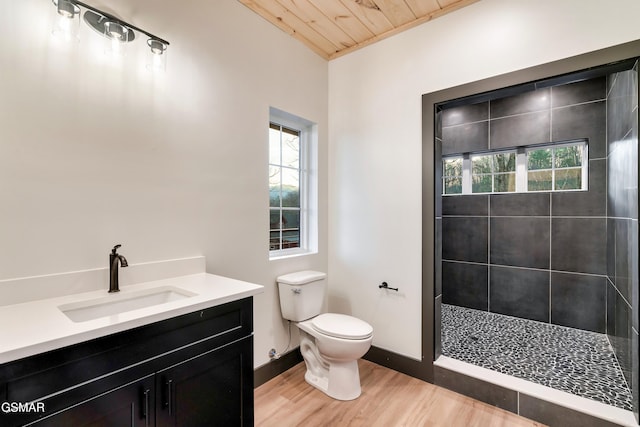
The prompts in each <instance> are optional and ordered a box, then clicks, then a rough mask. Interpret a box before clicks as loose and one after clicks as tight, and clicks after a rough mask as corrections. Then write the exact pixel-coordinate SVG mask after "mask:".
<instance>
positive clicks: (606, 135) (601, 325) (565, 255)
mask: <svg viewBox="0 0 640 427" xmlns="http://www.w3.org/2000/svg"><path fill="white" fill-rule="evenodd" d="M620 68H623V69H620ZM585 76H586V74H580V73H578V74H576V75H574V76H561V77H560V78H556V79H554V78H552V79H548V80H545V81H542V82H536V83H531V84H528V85H523V86H521V87H518V88H507V89H505V90H502V91H497V93H495V94H480V95H479V96H474V97H470V98H469V99H468V100H456V101H453V102H451V103H448V104H447V103H445V104H444V105H442V106H441V107H442V108H441V109H440V110H439V112H438V114H437V118H436V141H437V144H436V145H437V147H438V148H437V149H436V155H437V156H438V155H441V156H444V157H446V156H450V155H457V154H461V155H464V156H466V157H468V156H469V154H470V153H471V154H473V153H483V152H488V151H491V150H500V149H510V148H514V149H515V147H519V149H520V150H522V149H523V147H530V146H535V145H537V144H549V143H562V142H566V141H576V140H580V141H583V140H584V141H586V142H587V146H588V159H584V160H585V161H587V162H588V190H586V191H568V192H560V191H546V192H520V193H492V194H471V195H444V196H442V195H440V194H437V197H441V207H442V215H441V216H440V215H438V216H437V217H436V240H437V244H436V248H437V250H436V275H437V279H436V314H437V315H439V313H443V316H442V326H441V328H442V331H443V335H442V341H439V340H438V334H437V333H436V352H437V354H447V351H449V350H450V349H447V348H446V346H447V345H451V342H453V341H451V335H454V334H453V332H451V331H452V329H449V332H447V331H448V330H447V327H448V325H447V322H449V323H451V321H452V320H451V319H452V317H451V316H455V315H457V316H459V317H468V318H469V319H474V320H473V321H474V322H476V323H482V322H481V321H479V320H478V319H479V318H478V317H474V316H475V314H473V313H474V312H471V311H465V310H469V309H471V310H474V311H477V312H480V313H485V315H489V316H502V317H500V318H499V319H498V318H497V317H496V318H492V320H490V322H491V323H496V324H497V323H499V322H503V321H504V319H509V318H516V319H515V320H514V322H513V323H512V324H513V325H515V324H516V323H518V322H520V320H519V319H523V320H526V321H533V322H531V324H532V325H534V326H531V327H529V326H527V328H535V327H536V326H535V325H536V324H537V325H541V327H543V328H546V327H547V326H549V325H555V326H553V327H554V328H555V327H557V328H560V329H558V330H560V331H567V332H566V333H564V335H565V336H568V337H571V336H577V335H571V334H573V333H574V331H576V333H579V334H582V332H583V331H584V332H585V333H593V336H594V337H595V338H594V339H596V340H604V341H598V342H600V343H601V342H604V343H605V345H604V347H608V348H609V349H610V350H613V352H612V357H611V359H612V360H613V361H614V363H615V364H616V366H617V370H618V372H619V373H620V375H619V376H617V377H615V381H616V382H617V383H622V384H616V385H615V387H614V386H612V387H610V388H611V389H615V390H614V392H612V394H616V393H617V387H618V386H622V387H624V388H627V389H633V396H635V399H633V401H634V402H635V403H634V406H635V408H633V409H634V412H636V413H637V396H638V391H637V387H638V380H637V378H638V354H637V348H638V333H637V331H638V312H637V309H638V304H637V300H638V221H637V218H638V209H637V206H638V201H637V187H638V184H637V183H638V175H637V170H638V152H637V141H638V107H637V105H638V100H637V98H638V63H637V61H635V62H634V61H627V63H626V65H624V67H620V66H618V67H617V68H616V69H615V70H614V71H612V69H611V68H603V71H602V72H601V73H600V74H598V73H597V72H596V73H594V72H593V70H591V72H590V73H589V74H588V78H586V77H585ZM438 149H441V152H440V153H438V151H439V150H438ZM436 164H438V160H437V159H436ZM441 176H442V170H441V169H438V170H437V171H436V182H438V181H439V179H441ZM440 182H442V181H440ZM440 256H441V259H439V257H440ZM440 277H441V281H440V279H439V278H440ZM440 283H441V287H440V286H438V285H439V284H440ZM439 304H442V306H440V305H439ZM439 308H440V309H439ZM456 313H457V314H456ZM461 313H466V314H461ZM505 316H510V317H505ZM459 320H460V319H456V321H455V323H456V326H455V328H456V330H458V331H460V330H462V329H464V328H463V326H461V324H460V323H459V322H458V321H459ZM518 324H520V323H518ZM449 326H451V325H449ZM503 329H509V328H503ZM515 329H517V328H516V327H515V326H514V330H515ZM545 330H546V329H545ZM447 333H449V336H447ZM502 334H503V332H500V333H495V334H494V335H496V337H495V338H496V339H497V336H498V335H502ZM581 336H582V335H581ZM460 339H461V340H463V341H462V342H463V345H458V346H457V350H460V348H465V349H469V351H471V352H475V351H478V346H479V344H477V343H478V342H480V341H481V340H482V337H478V336H470V337H462V338H460ZM500 339H504V337H503V338H500ZM464 340H468V342H467V341H464ZM581 340H582V338H580V339H573V341H581ZM515 341H517V340H515ZM457 343H458V344H459V342H457ZM609 343H610V345H609ZM516 345H518V343H517V342H516ZM587 345H589V344H587ZM520 346H521V347H522V343H520ZM494 347H495V346H494ZM566 347H569V348H568V351H574V352H582V350H576V349H572V348H571V347H572V346H571V345H566ZM591 347H592V348H595V347H598V346H597V345H591ZM465 351H466V350H465ZM532 351H533V352H538V353H543V352H545V350H544V349H533V350H532ZM589 351H591V350H589ZM478 354H480V353H478ZM465 357H466V358H469V359H473V358H472V357H471V356H469V355H468V354H467V355H463V356H462V357H460V358H461V359H464V358H465ZM552 357H554V358H560V357H564V356H562V355H560V356H559V355H558V354H557V353H553V356H552ZM603 357H605V358H606V355H605V356H603ZM532 360H533V359H532ZM598 360H600V359H598ZM523 366H524V365H523ZM508 370H509V371H510V369H508ZM523 370H524V368H523ZM557 374H558V375H560V376H566V375H568V374H567V372H566V371H563V370H562V369H559V370H558V372H557ZM523 377H525V379H530V378H528V377H527V376H526V375H523ZM543 382H544V381H543ZM550 383H552V384H553V383H554V381H550ZM577 388H578V389H581V388H582V387H577ZM603 388H606V385H605V386H603ZM568 391H569V392H572V391H571V390H568ZM577 394H580V393H577ZM582 395H583V396H585V397H590V393H589V392H588V391H587V392H584V393H582ZM600 400H601V401H603V402H605V403H610V399H608V398H607V399H600ZM613 400H614V401H616V402H617V401H618V400H617V399H615V398H614V399H613ZM619 401H621V402H624V403H620V404H618V403H613V404H616V405H617V406H619V407H623V408H624V409H632V408H631V404H630V403H629V400H628V399H627V400H625V399H619Z"/></svg>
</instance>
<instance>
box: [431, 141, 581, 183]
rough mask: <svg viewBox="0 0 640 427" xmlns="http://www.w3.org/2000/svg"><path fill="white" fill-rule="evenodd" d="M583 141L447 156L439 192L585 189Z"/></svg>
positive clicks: (443, 162) (443, 163)
mask: <svg viewBox="0 0 640 427" xmlns="http://www.w3.org/2000/svg"><path fill="white" fill-rule="evenodd" d="M586 159H588V156H587V145H586V142H585V141H581V142H571V143H559V144H549V145H545V146H536V147H530V148H525V147H520V148H518V149H511V150H500V151H494V152H488V153H478V154H465V155H455V156H447V157H444V158H443V159H442V192H443V194H444V195H452V194H480V193H511V192H527V191H571V190H586V184H587V182H586V181H587V176H588V175H587V172H588V171H587V167H588V164H589V162H588V161H587V160H586Z"/></svg>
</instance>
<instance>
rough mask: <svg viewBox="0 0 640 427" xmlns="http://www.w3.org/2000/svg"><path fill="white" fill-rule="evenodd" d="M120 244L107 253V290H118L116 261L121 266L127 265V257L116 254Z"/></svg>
mask: <svg viewBox="0 0 640 427" xmlns="http://www.w3.org/2000/svg"><path fill="white" fill-rule="evenodd" d="M120 246H122V245H115V246H114V247H113V249H111V253H110V254H109V292H120V285H119V284H118V261H119V262H120V265H121V266H122V267H128V266H129V264H128V263H127V259H126V258H125V257H123V256H122V255H120V254H118V248H119V247H120Z"/></svg>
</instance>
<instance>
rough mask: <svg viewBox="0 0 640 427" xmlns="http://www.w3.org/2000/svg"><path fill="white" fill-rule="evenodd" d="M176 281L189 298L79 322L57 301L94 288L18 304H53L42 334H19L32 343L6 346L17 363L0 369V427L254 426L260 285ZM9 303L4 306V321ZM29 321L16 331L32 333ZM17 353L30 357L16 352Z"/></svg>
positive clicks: (43, 313) (202, 278)
mask: <svg viewBox="0 0 640 427" xmlns="http://www.w3.org/2000/svg"><path fill="white" fill-rule="evenodd" d="M171 283H172V285H173V286H177V288H178V289H180V290H182V291H183V292H186V293H188V295H189V298H184V299H181V300H179V301H169V302H166V303H160V304H156V305H154V306H152V307H147V308H142V309H136V310H130V311H127V312H123V313H118V314H114V315H110V316H107V317H100V318H96V319H93V318H90V319H89V320H75V321H73V320H71V319H70V318H69V317H68V316H67V315H66V314H65V313H64V312H62V311H61V308H60V307H68V306H70V305H71V306H73V304H76V305H78V304H80V305H82V301H86V300H87V298H89V299H88V300H89V301H92V299H91V298H93V296H94V293H88V294H84V295H83V296H80V297H79V296H76V295H71V296H68V297H63V298H54V299H49V300H44V301H36V302H32V303H27V304H19V306H22V307H21V308H22V309H23V314H24V310H25V309H26V310H28V309H29V305H34V304H35V306H33V307H31V309H33V310H38V306H40V307H44V306H49V307H50V310H46V309H42V310H40V313H39V315H38V316H39V317H40V320H39V322H40V324H41V325H42V326H43V328H44V329H45V330H40V329H38V331H39V332H37V333H36V334H35V335H36V336H34V337H32V338H31V339H29V338H24V337H23V338H22V339H23V340H25V339H26V340H27V341H29V340H30V341H32V345H31V346H23V347H16V346H14V348H12V349H7V348H5V349H6V350H7V351H5V352H2V351H0V357H3V358H5V359H7V358H9V359H14V360H8V361H4V360H3V361H4V363H2V365H0V404H3V405H4V406H3V409H2V411H1V412H0V425H2V426H19V425H34V426H62V425H64V426H80V425H82V426H89V425H90V426H116V425H117V426H145V427H146V426H190V425H224V426H233V425H238V426H251V425H253V314H252V313H253V312H252V306H253V298H252V296H253V295H255V294H257V293H260V292H261V291H262V287H261V286H258V285H253V284H250V283H246V282H240V281H235V280H232V279H227V278H221V277H220V276H214V275H210V274H206V273H202V274H196V275H191V276H185V277H182V278H176V279H173V280H171ZM166 286H167V283H166V281H157V282H153V283H146V284H143V285H142V286H141V287H138V288H137V289H136V287H135V286H132V287H131V289H126V290H125V291H127V292H129V293H130V294H131V295H137V294H136V292H137V293H140V292H145V289H147V290H148V289H152V290H153V289H155V288H157V287H160V288H166ZM141 289H142V290H141ZM125 291H123V294H124V295H125V297H120V298H121V299H127V292H125ZM207 292H209V294H208V295H207ZM147 293H148V291H147ZM96 295H98V293H96ZM94 299H95V298H94ZM78 301H80V302H78ZM61 302H64V303H61ZM13 308H14V307H13V306H9V307H0V321H2V320H3V316H6V315H10V313H11V310H12V309H13ZM32 314H34V315H36V314H37V313H35V312H34V313H32ZM24 317H28V316H23V318H24ZM23 318H17V317H16V318H14V322H15V323H16V325H18V324H19V323H20V322H21V321H22V319H23ZM32 322H36V320H35V319H30V320H27V321H26V323H27V325H26V326H25V327H23V328H21V327H20V326H16V327H17V328H18V329H22V331H21V332H23V333H27V332H28V331H29V330H31V331H32V332H33V331H34V330H33V328H32V326H29V324H31V323H32ZM65 324H66V327H67V328H66V330H64V328H63V326H61V325H65ZM4 325H7V323H4ZM56 327H57V328H58V330H57V331H56ZM60 328H63V330H60ZM46 329H50V332H51V333H50V334H47V332H46ZM13 333H16V334H19V333H20V331H16V332H13ZM5 335H6V333H5ZM46 335H50V337H49V338H50V339H49V340H48V341H43V339H44V336H46ZM18 341H19V340H18ZM74 341H76V342H74ZM60 343H68V344H67V345H62V346H61V345H60ZM23 344H24V343H23ZM3 347H5V346H3ZM0 348H2V347H0ZM42 349H46V350H45V351H40V350H42ZM21 353H24V354H27V353H33V354H29V355H26V356H25V357H19V358H15V356H16V355H20V354H21ZM28 402H33V403H36V404H34V405H31V406H28V405H24V404H26V403H28ZM20 403H21V404H23V405H24V406H22V408H21V409H22V410H21V411H15V412H14V411H13V410H12V409H17V408H18V406H17V404H20ZM12 404H13V405H14V406H13V408H12V406H11V405H12Z"/></svg>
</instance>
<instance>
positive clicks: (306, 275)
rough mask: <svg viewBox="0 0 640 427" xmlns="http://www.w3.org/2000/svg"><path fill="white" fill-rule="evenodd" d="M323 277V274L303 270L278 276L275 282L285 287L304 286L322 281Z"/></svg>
mask: <svg viewBox="0 0 640 427" xmlns="http://www.w3.org/2000/svg"><path fill="white" fill-rule="evenodd" d="M325 277H327V275H326V274H325V273H321V272H319V271H311V270H305V271H297V272H295V273H289V274H285V275H284V276H279V277H278V278H277V279H276V280H277V281H278V283H284V284H285V285H304V284H306V283H311V282H315V281H318V280H322V279H324V278H325Z"/></svg>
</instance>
